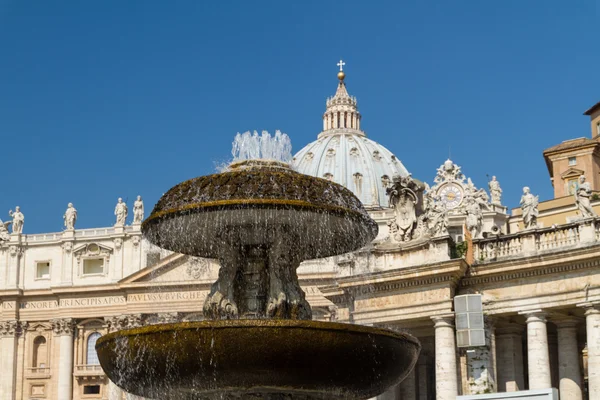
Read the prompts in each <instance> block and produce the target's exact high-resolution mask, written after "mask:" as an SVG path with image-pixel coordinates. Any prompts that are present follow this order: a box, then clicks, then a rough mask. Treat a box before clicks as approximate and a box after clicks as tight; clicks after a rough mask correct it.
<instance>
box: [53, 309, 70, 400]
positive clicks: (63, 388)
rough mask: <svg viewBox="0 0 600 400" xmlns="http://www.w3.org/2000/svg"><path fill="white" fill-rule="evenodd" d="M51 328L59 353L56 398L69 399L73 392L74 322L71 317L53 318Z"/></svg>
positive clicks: (58, 399)
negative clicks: (56, 340) (56, 339)
mask: <svg viewBox="0 0 600 400" xmlns="http://www.w3.org/2000/svg"><path fill="white" fill-rule="evenodd" d="M50 322H51V323H52V330H53V331H54V335H55V336H56V337H57V338H58V341H59V348H60V355H59V359H58V385H57V400H71V398H72V394H73V361H74V360H73V331H74V329H75V323H74V322H73V319H71V318H62V319H53V320H51V321H50Z"/></svg>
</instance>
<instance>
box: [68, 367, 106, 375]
mask: <svg viewBox="0 0 600 400" xmlns="http://www.w3.org/2000/svg"><path fill="white" fill-rule="evenodd" d="M74 375H75V376H98V375H104V370H102V367H101V366H100V364H83V365H76V366H75V372H74Z"/></svg>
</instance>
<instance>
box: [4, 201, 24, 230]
mask: <svg viewBox="0 0 600 400" xmlns="http://www.w3.org/2000/svg"><path fill="white" fill-rule="evenodd" d="M8 215H9V216H11V217H12V233H23V224H24V223H25V216H24V215H23V213H22V212H21V207H19V206H17V207H15V212H13V211H12V210H10V211H9V212H8Z"/></svg>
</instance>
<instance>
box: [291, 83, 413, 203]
mask: <svg viewBox="0 0 600 400" xmlns="http://www.w3.org/2000/svg"><path fill="white" fill-rule="evenodd" d="M326 104H327V110H326V111H325V114H324V115H323V132H321V133H320V134H319V136H318V139H317V140H316V141H314V142H312V143H310V144H308V145H307V146H305V147H304V148H303V149H302V150H300V151H299V152H298V153H296V155H295V156H294V158H293V159H292V167H293V168H294V169H295V170H296V171H298V172H300V173H303V174H306V175H312V176H316V177H319V178H324V179H329V180H331V181H333V182H335V183H339V184H341V185H343V186H345V187H347V188H348V189H350V190H351V191H352V192H354V194H355V195H356V196H357V197H358V198H359V199H360V201H361V202H362V203H363V205H364V206H365V207H367V208H373V207H389V202H388V198H387V194H386V192H385V189H386V188H387V187H388V185H389V184H390V183H391V182H392V178H393V177H394V176H396V175H400V176H407V175H408V174H409V173H408V171H407V170H406V168H404V165H402V163H401V162H400V160H398V159H397V158H396V157H395V156H394V155H393V154H392V153H391V152H390V151H389V150H388V149H386V148H385V147H383V146H382V145H380V144H379V143H377V142H374V141H373V140H370V139H368V138H367V137H366V135H365V132H363V131H362V130H361V129H360V121H361V119H362V116H361V115H360V113H359V112H358V108H357V102H356V98H354V97H351V96H350V95H349V94H348V92H347V90H346V84H345V83H344V81H343V80H340V81H339V84H338V88H337V91H336V94H335V96H333V97H332V98H329V99H327V103H326Z"/></svg>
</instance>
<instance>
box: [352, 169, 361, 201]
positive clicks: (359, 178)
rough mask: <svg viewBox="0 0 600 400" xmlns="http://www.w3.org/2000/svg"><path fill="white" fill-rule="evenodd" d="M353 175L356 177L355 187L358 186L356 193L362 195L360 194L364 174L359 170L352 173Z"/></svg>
mask: <svg viewBox="0 0 600 400" xmlns="http://www.w3.org/2000/svg"><path fill="white" fill-rule="evenodd" d="M352 177H353V178H354V187H355V188H356V194H357V195H358V196H359V197H360V195H361V194H362V180H363V176H362V174H361V173H360V172H357V173H355V174H354V175H352Z"/></svg>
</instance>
